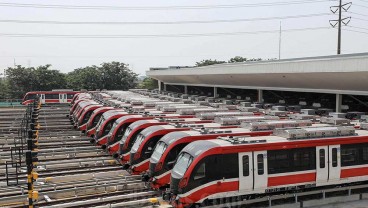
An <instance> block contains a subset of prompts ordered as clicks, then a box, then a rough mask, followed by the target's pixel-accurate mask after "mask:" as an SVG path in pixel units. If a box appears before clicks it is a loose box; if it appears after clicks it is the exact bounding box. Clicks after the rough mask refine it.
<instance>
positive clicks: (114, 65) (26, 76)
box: [0, 62, 138, 99]
mask: <svg viewBox="0 0 368 208" xmlns="http://www.w3.org/2000/svg"><path fill="white" fill-rule="evenodd" d="M137 83H138V74H136V73H134V72H133V71H132V70H130V69H129V66H128V65H127V64H124V63H120V62H110V63H102V64H101V65H100V66H95V65H93V66H87V67H83V68H78V69H74V70H73V71H72V72H69V73H62V72H60V71H59V70H55V69H51V65H49V64H47V65H44V66H38V67H24V66H21V65H17V66H15V67H9V68H7V69H6V78H5V79H0V99H21V98H22V97H23V96H24V94H25V93H26V92H29V91H50V90H53V89H73V90H81V89H87V90H95V89H107V90H128V89H131V88H135V87H136V86H137Z"/></svg>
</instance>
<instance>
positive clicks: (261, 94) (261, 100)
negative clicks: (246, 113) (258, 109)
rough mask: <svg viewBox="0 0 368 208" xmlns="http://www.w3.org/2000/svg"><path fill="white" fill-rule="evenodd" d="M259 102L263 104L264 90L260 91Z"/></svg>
mask: <svg viewBox="0 0 368 208" xmlns="http://www.w3.org/2000/svg"><path fill="white" fill-rule="evenodd" d="M258 102H260V103H262V102H263V90H258Z"/></svg>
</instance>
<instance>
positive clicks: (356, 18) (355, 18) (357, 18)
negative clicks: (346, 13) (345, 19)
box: [352, 17, 368, 21]
mask: <svg viewBox="0 0 368 208" xmlns="http://www.w3.org/2000/svg"><path fill="white" fill-rule="evenodd" d="M352 19H354V20H361V21H368V19H363V18H359V17H352Z"/></svg>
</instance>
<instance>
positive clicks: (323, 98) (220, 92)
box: [146, 53, 368, 112]
mask: <svg viewBox="0 0 368 208" xmlns="http://www.w3.org/2000/svg"><path fill="white" fill-rule="evenodd" d="M146 74H147V76H149V77H151V78H153V79H156V80H158V82H159V90H165V91H173V92H178V93H189V94H198V95H206V96H213V97H227V98H237V99H239V98H240V99H245V100H251V101H256V102H265V103H280V104H286V105H302V106H312V107H323V108H331V109H333V110H335V111H336V112H347V111H349V112H351V111H362V112H368V53H356V54H346V55H333V56H319V57H306V58H295V59H281V60H272V61H255V62H242V63H225V64H216V65H210V66H203V67H190V66H184V67H183V66H172V67H167V68H150V70H149V71H147V72H146Z"/></svg>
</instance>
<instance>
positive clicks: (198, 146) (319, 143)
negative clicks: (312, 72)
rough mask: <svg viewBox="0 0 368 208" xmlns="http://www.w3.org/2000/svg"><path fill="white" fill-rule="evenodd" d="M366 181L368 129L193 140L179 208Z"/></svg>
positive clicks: (176, 171)
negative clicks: (228, 199) (233, 198)
mask: <svg viewBox="0 0 368 208" xmlns="http://www.w3.org/2000/svg"><path fill="white" fill-rule="evenodd" d="M367 179H368V131H365V130H355V129H354V127H350V126H349V127H317V128H316V127H311V128H297V129H277V130H275V132H274V135H273V136H260V137H252V138H249V137H245V138H241V137H223V138H218V139H214V140H203V141H195V142H192V143H190V144H189V145H187V146H186V147H185V148H184V149H183V150H182V151H181V153H180V154H179V156H178V158H177V160H176V164H175V166H174V168H173V169H172V173H171V182H170V192H169V193H168V195H166V197H167V198H170V200H171V203H172V204H173V205H174V206H175V207H190V206H192V205H196V204H211V203H213V202H215V201H216V200H218V199H224V198H229V197H237V198H238V199H245V198H250V197H252V196H256V195H259V194H265V193H271V192H280V191H286V190H293V189H303V188H313V187H322V186H331V185H332V186H336V185H341V184H349V183H352V182H363V181H366V180H367Z"/></svg>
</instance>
